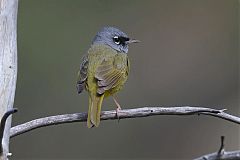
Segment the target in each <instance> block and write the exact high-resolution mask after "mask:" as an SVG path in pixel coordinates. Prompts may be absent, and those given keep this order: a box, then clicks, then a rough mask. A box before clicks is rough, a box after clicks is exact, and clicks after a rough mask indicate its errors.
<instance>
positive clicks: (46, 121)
mask: <svg viewBox="0 0 240 160" xmlns="http://www.w3.org/2000/svg"><path fill="white" fill-rule="evenodd" d="M224 111H225V110H217V109H212V108H206V107H189V106H182V107H143V108H135V109H124V110H120V111H119V112H118V116H119V117H117V116H116V111H115V110H112V111H103V112H102V113H101V120H114V119H118V118H119V119H125V118H137V117H148V116H156V115H195V114H197V115H199V114H205V115H210V116H214V117H218V118H221V119H225V120H228V121H231V122H234V123H237V124H240V118H239V117H236V116H232V115H229V114H227V113H225V112H224ZM86 120H87V113H86V112H85V113H73V114H63V115H56V116H49V117H44V118H39V119H35V120H32V121H29V122H26V123H23V124H20V125H17V126H14V127H12V128H11V131H10V137H11V138H12V137H15V136H17V135H20V134H23V133H25V132H29V131H31V130H34V129H37V128H40V127H45V126H51V125H57V124H64V123H73V122H83V121H86Z"/></svg>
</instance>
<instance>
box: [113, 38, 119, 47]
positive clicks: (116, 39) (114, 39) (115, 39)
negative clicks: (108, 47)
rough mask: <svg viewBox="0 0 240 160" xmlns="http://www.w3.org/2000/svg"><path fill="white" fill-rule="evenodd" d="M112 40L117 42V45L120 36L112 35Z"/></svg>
mask: <svg viewBox="0 0 240 160" xmlns="http://www.w3.org/2000/svg"><path fill="white" fill-rule="evenodd" d="M113 41H114V43H115V44H117V45H118V44H120V38H119V37H118V36H114V37H113Z"/></svg>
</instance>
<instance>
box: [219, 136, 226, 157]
mask: <svg viewBox="0 0 240 160" xmlns="http://www.w3.org/2000/svg"><path fill="white" fill-rule="evenodd" d="M224 138H225V137H224V136H221V146H220V148H219V150H218V155H219V156H221V155H223V154H224Z"/></svg>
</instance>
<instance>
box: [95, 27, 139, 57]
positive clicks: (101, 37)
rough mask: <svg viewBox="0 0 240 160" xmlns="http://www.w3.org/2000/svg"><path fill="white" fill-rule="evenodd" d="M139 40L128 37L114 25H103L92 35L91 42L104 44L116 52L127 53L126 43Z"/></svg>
mask: <svg viewBox="0 0 240 160" xmlns="http://www.w3.org/2000/svg"><path fill="white" fill-rule="evenodd" d="M137 42H140V41H138V40H134V39H130V38H129V37H128V36H127V34H126V33H124V32H122V31H121V30H119V29H117V28H114V27H103V28H102V29H101V30H100V31H99V32H98V33H97V35H96V36H95V37H94V39H93V42H92V44H105V45H108V46H110V47H112V48H113V49H115V50H116V51H118V52H123V53H127V52H128V44H130V43H137Z"/></svg>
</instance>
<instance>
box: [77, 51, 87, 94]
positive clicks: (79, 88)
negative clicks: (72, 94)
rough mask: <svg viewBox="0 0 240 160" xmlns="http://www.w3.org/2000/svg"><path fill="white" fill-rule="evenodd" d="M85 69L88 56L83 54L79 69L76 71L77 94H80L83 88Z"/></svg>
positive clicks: (85, 77) (85, 76) (85, 75)
mask: <svg viewBox="0 0 240 160" xmlns="http://www.w3.org/2000/svg"><path fill="white" fill-rule="evenodd" d="M87 70H88V56H87V55H84V56H83V58H82V63H81V65H80V70H79V71H78V80H77V91H78V94H80V93H81V92H82V91H83V89H84V88H85V82H86V79H87Z"/></svg>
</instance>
